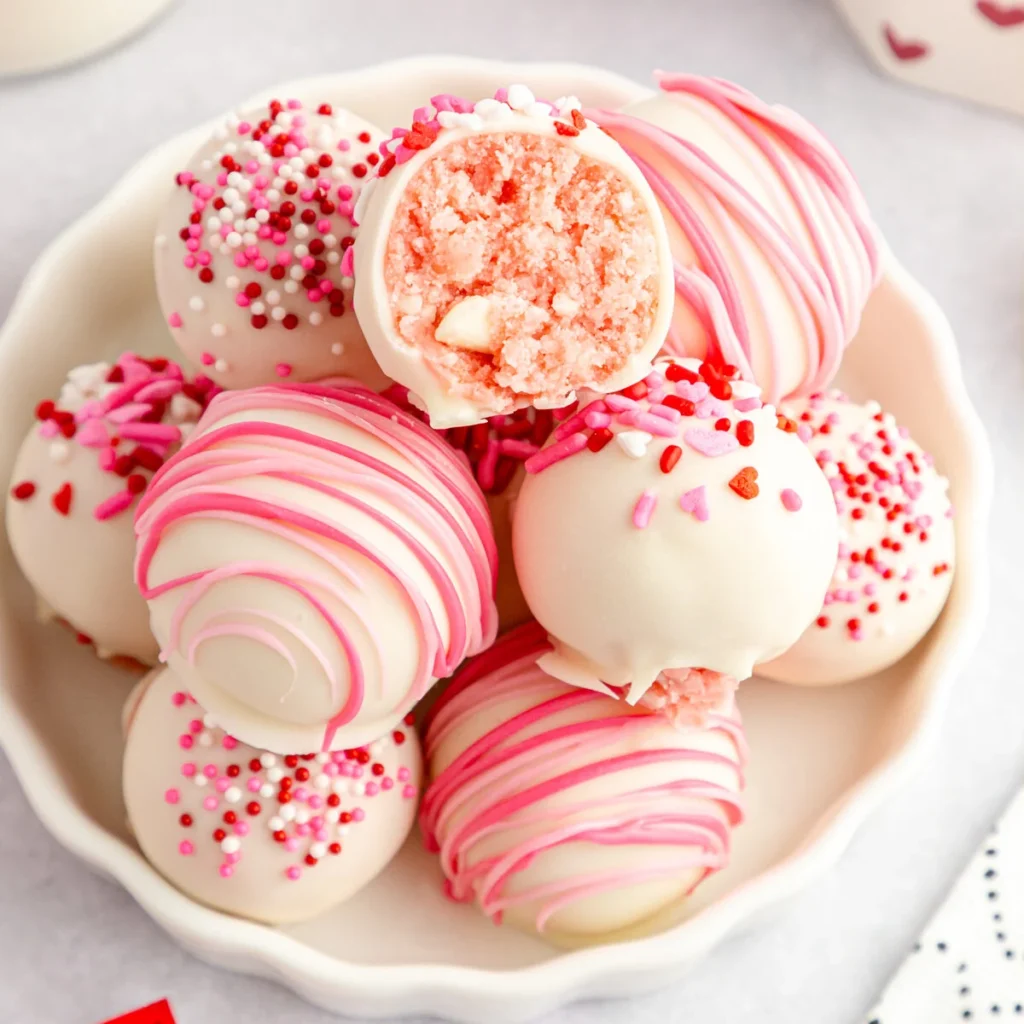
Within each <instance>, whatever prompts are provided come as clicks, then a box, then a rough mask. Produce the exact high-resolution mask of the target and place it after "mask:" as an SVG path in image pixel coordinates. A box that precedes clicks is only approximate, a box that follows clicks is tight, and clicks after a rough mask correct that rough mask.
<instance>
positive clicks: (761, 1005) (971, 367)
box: [0, 0, 1024, 1024]
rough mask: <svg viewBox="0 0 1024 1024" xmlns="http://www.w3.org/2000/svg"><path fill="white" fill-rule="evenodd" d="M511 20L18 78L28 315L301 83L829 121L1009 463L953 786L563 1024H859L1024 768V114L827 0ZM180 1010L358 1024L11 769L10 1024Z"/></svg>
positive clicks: (271, 37) (208, 39)
mask: <svg viewBox="0 0 1024 1024" xmlns="http://www.w3.org/2000/svg"><path fill="white" fill-rule="evenodd" d="M83 2H87V0H83ZM965 2H966V0H965ZM499 6H500V10H501V12H502V13H501V14H497V13H492V9H491V7H490V6H488V5H484V4H482V3H479V2H474V0H433V2H430V3H428V2H425V0H374V2H373V3H371V4H367V5H363V6H359V5H357V4H355V3H353V2H352V0H344V2H339V0H288V2H287V3H285V2H282V0H217V2H216V3H213V2H211V0H180V2H179V4H178V5H177V6H176V7H175V8H174V9H172V12H171V13H170V14H169V15H168V16H167V17H166V18H164V19H163V20H161V21H160V22H159V23H158V24H157V25H156V26H155V27H154V28H153V29H152V30H151V31H150V32H148V33H147V34H145V35H144V36H142V37H141V38H139V39H136V40H133V41H131V42H130V43H129V44H128V45H126V46H124V47H122V48H120V49H119V50H118V51H116V52H115V53H112V54H109V55H108V56H106V57H105V58H104V59H102V60H100V61H98V62H95V63H91V64H88V65H86V66H84V67H81V68H76V69H73V70H71V71H68V72H66V73H64V74H61V75H57V76H54V77H45V78H36V79H31V80H23V81H13V82H0V154H2V157H0V182H2V185H3V199H2V200H0V239H2V245H0V316H3V315H4V314H5V313H6V311H7V309H8V308H9V306H10V303H11V301H12V300H13V298H14V295H15V292H16V289H17V287H18V284H19V282H20V280H21V278H22V277H23V275H24V273H25V271H26V269H27V268H28V266H29V265H30V264H31V262H32V260H33V259H34V258H35V256H36V255H37V254H38V253H39V251H40V249H41V248H42V247H43V246H44V245H46V244H47V243H48V242H49V241H50V239H51V238H53V237H54V236H55V235H56V234H57V233H58V232H60V231H61V230H62V229H63V228H64V227H65V225H67V224H68V223H69V222H70V221H71V220H72V219H74V218H75V217H77V216H78V215H79V214H80V213H81V212H83V211H84V210H86V209H87V208H88V207H89V206H90V205H92V204H93V203H94V202H95V201H96V200H97V199H98V198H99V197H100V196H101V195H102V194H103V193H104V192H105V191H106V190H107V189H108V188H109V187H110V186H111V184H112V183H113V182H114V181H115V180H116V179H117V178H118V177H119V176H120V175H121V173H122V172H123V171H124V170H125V169H126V168H127V167H128V166H129V165H130V164H131V163H132V162H133V161H135V160H136V159H137V158H138V157H139V156H141V155H142V154H143V153H145V152H146V150H148V149H149V148H150V147H151V146H153V145H154V144H155V143H157V142H159V141H161V140H162V139H163V138H164V137H165V136H168V135H170V134H172V133H174V132H177V131H179V130H180V129H183V128H186V127H189V126H191V125H192V124H193V123H195V122H197V121H199V120H202V119H205V118H207V117H209V116H211V115H213V114H214V113H216V112H218V111H220V110H221V109H222V108H224V107H227V106H229V105H230V104H231V103H233V102H234V101H236V100H238V99H239V98H241V97H243V96H245V95H247V94H249V93H251V92H253V91H255V90H256V89H258V88H261V87H263V86H266V85H268V84H271V83H272V82H274V81H276V80H279V79H287V78H292V77H297V76H300V75H305V74H312V73H318V72H324V71H330V70H336V69H341V68H347V67H356V66H359V65H361V64H367V63H371V62H374V61H378V60H381V59H385V58H388V57H394V56H398V55H403V54H412V53H416V52H430V51H435V52H436V51H444V52H462V53H470V54H474V55H479V56H489V57H502V58H510V59H531V58H533V59H552V60H554V59H557V60H565V59H570V60H578V61H584V62H589V63H594V64H600V65H605V66H607V67H609V68H612V69H614V70H616V71H620V72H623V73H625V74H629V75H632V76H635V77H639V78H641V79H644V78H646V76H647V74H648V72H649V70H650V69H651V68H652V67H655V66H661V67H666V68H685V69H687V70H695V71H698V72H704V73H710V74H716V75H723V76H726V77H730V78H735V79H736V80H738V81H740V82H742V83H744V84H745V85H747V86H749V87H751V88H753V89H754V90H755V91H757V92H759V93H761V94H763V95H764V96H765V97H766V98H770V99H773V100H778V101H782V102H785V103H788V104H790V105H792V106H795V107H797V108H798V109H800V110H801V111H803V112H804V113H805V114H807V115H808V116H809V117H810V118H811V119H812V120H813V121H815V122H817V124H818V125H819V126H820V127H822V128H823V129H824V130H825V131H826V132H827V133H828V134H829V135H830V136H832V137H833V138H834V139H835V141H836V142H837V143H838V144H839V146H840V147H841V149H842V150H843V151H844V152H845V153H846V155H847V156H848V158H849V160H850V162H851V163H852V164H853V166H854V168H855V170H856V171H857V173H858V174H859V176H860V178H861V181H862V183H863V186H864V190H865V192H866V193H867V195H868V198H869V200H870V201H871V203H872V205H873V207H874V210H875V214H876V216H877V219H878V220H879V222H880V223H881V225H882V227H883V229H884V230H885V232H886V233H887V235H888V237H889V239H890V242H891V244H892V246H893V248H894V249H896V250H897V252H898V253H899V255H900V256H901V258H902V259H903V260H904V262H905V263H906V264H907V266H908V267H909V268H910V269H911V271H912V272H913V273H915V274H916V275H917V276H918V277H919V278H920V279H921V280H922V281H923V282H924V284H925V285H926V286H927V287H928V288H930V289H931V290H932V291H933V292H934V294H935V295H936V296H937V297H938V299H939V301H940V302H941V304H942V305H943V306H944V307H945V309H946V311H947V313H948V315H949V317H950V319H951V320H952V322H953V326H954V328H955V329H956V331H957V334H958V337H959V339H960V345H961V350H962V352H963V356H964V361H965V374H966V377H967V383H968V386H969V388H970V391H971V393H972V395H973V397H974V400H975V402H976V403H977V405H978V406H979V408H980V410H981V414H982V417H983V418H984V419H985V421H986V423H987V425H988V428H989V431H990V433H991V437H992V442H993V445H994V447H995V451H996V464H997V478H998V479H997V501H996V511H995V515H994V519H993V524H992V528H993V550H994V552H995V559H994V566H993V570H994V571H993V579H994V601H993V610H992V613H991V616H990V620H989V625H988V630H987V632H986V635H985V639H984V641H983V644H982V646H981V648H980V650H979V651H978V653H977V656H976V658H975V661H974V668H973V670H972V671H971V672H970V673H968V675H967V676H966V677H965V678H964V679H963V680H961V684H960V686H959V688H958V690H957V692H956V695H955V698H954V701H953V704H952V707H951V709H950V714H949V716H948V720H947V722H946V726H945V729H944V731H943V734H942V741H941V747H940V748H939V749H938V750H936V751H935V753H934V756H933V757H932V759H931V761H930V764H929V766H928V769H927V771H926V772H925V773H923V774H921V775H920V776H919V777H918V778H917V779H916V781H915V782H914V784H913V785H911V786H910V787H909V788H907V789H906V790H904V791H903V792H902V793H901V794H900V795H899V796H898V797H897V798H895V799H893V800H892V801H890V802H889V804H888V805H887V806H886V807H885V808H884V809H883V810H882V811H880V812H879V813H877V814H875V816H874V817H873V818H872V819H871V820H870V822H869V823H868V825H867V826H866V827H865V828H864V829H863V831H862V832H861V834H860V835H859V836H858V838H857V839H856V841H855V842H854V844H853V846H852V847H851V849H850V851H849V853H848V854H847V856H846V857H845V858H844V859H843V861H842V863H841V864H840V865H839V866H838V867H837V868H836V869H835V870H834V871H833V872H832V873H831V875H830V876H829V877H827V878H826V879H825V880H823V881H822V882H820V883H819V884H817V885H815V886H814V887H813V888H812V889H810V890H809V891H807V892H805V893H804V895H802V896H801V897H800V898H798V899H797V900H795V901H793V902H791V903H789V904H787V905H786V906H785V907H784V908H783V909H782V910H781V911H779V912H778V913H777V914H775V915H774V916H773V917H772V918H771V919H770V920H766V921H763V922H760V923H758V924H757V926H756V927H753V928H751V929H750V930H749V931H748V932H747V933H745V934H743V935H739V936H734V937H733V938H731V939H730V940H728V941H727V942H725V943H724V944H723V945H722V946H721V947H720V948H719V949H718V950H717V951H716V952H715V953H714V954H713V955H712V956H710V957H708V958H707V960H705V961H704V962H703V963H702V964H700V965H699V966H698V967H697V968H696V969H694V970H693V971H692V972H691V973H690V974H689V975H688V976H687V977H685V978H681V979H679V980H678V981H677V982H676V984H675V985H674V986H673V987H671V988H669V989H667V990H665V991H664V992H663V993H661V994H659V995H655V996H651V997H649V998H645V999H638V1000H635V1001H631V1002H623V1003H610V1004H605V1005H584V1006H577V1007H574V1008H570V1009H567V1010H565V1011H563V1012H562V1013H560V1014H558V1015H556V1016H554V1017H552V1018H551V1022H550V1024H553V1022H555V1021H558V1022H560V1024H576V1022H580V1024H582V1022H584V1021H587V1022H595V1024H597V1022H601V1021H635V1022H641V1024H648V1022H649V1024H654V1022H659V1024H661V1022H672V1021H680V1022H681V1021H684V1020H685V1021H687V1022H696V1024H719V1022H721V1024H748V1022H749V1024H753V1022H755V1021H756V1022H757V1024H783V1022H785V1024H802V1022H809V1024H855V1022H858V1021H860V1020H861V1019H862V1017H863V1014H864V1012H865V1010H866V1009H867V1008H868V1007H869V1006H870V1005H871V1004H872V1003H873V1001H874V1000H875V998H876V996H877V993H878V991H879V990H880V988H881V987H882V985H883V984H884V983H885V981H886V979H887V978H888V977H889V975H890V974H891V973H892V972H893V971H894V970H895V968H896V966H897V964H898V963H899V961H900V960H901V958H902V956H903V954H904V952H905V951H906V950H907V949H908V948H909V946H910V945H911V943H912V942H913V940H914V937H915V935H916V933H917V932H918V930H919V929H920V928H921V926H922V925H923V923H924V922H925V920H926V919H927V917H928V916H929V913H930V911H931V909H932V908H933V906H935V905H936V904H937V903H938V901H939V900H940V898H941V897H942V895H943V894H944V893H945V891H946V889H947V888H948V886H949V884H950V882H951V880H952V879H953V877H954V876H955V875H956V874H957V872H958V870H959V868H960V866H961V865H962V863H963V862H965V861H966V859H967V857H968V856H969V854H970V852H971V850H972V849H973V848H974V846H975V844H976V843H977V842H978V840H979V837H980V836H981V834H982V833H983V831H984V830H985V828H986V827H987V825H988V824H989V822H990V820H991V819H993V818H994V816H995V815H996V813H997V812H998V810H999V809H1000V808H1001V806H1002V805H1003V803H1004V802H1005V801H1006V800H1007V798H1008V797H1009V794H1010V792H1011V790H1013V788H1014V787H1015V785H1016V784H1017V783H1018V781H1019V780H1020V779H1021V777H1022V776H1024V744H1022V743H1021V736H1022V735H1024V729H1022V725H1024V685H1022V683H1021V679H1020V677H1018V676H1017V674H1016V671H1015V670H1014V666H1013V658H1014V657H1015V656H1016V653H1017V649H1016V644H1017V641H1018V638H1019V636H1020V622H1019V619H1020V615H1021V612H1022V610H1024V602H1022V601H1021V599H1020V597H1019V591H1018V586H1019V569H1020V565H1021V559H1022V557H1024V544H1022V543H1021V540H1020V525H1019V523H1020V515H1021V512H1020V510H1021V504H1022V500H1024V487H1022V483H1021V481H1022V477H1024V444H1022V441H1024V426H1022V423H1024V416H1022V400H1024V294H1022V293H1024V122H1017V121H1012V120H1009V119H1006V118H1003V117H1000V116H997V115H995V114H989V113H986V112H984V111H981V110H978V109H975V108H972V107H968V106H966V105H962V104H959V103H956V102H955V101H952V100H947V99H944V98H941V97H937V96H932V95H927V94H918V93H915V92H912V91H910V90H908V89H906V88H903V87H900V86H897V85H896V84H893V83H890V82H888V81H885V80H883V79H881V78H879V77H876V75H875V74H874V72H873V71H872V70H871V69H870V68H869V67H868V66H867V64H866V63H865V61H864V60H863V59H862V56H861V53H860V51H859V50H858V49H857V48H856V46H855V44H854V43H853V41H852V40H851V39H850V37H848V35H847V34H846V32H845V30H844V28H843V26H842V25H841V23H840V21H839V19H838V17H837V16H836V14H835V13H834V12H833V10H832V8H831V7H830V6H829V5H828V4H827V3H826V0H631V2H630V3H628V4H624V3H620V2H618V0H518V2H517V3H514V4H507V3H505V4H501V5H494V7H495V8H497V7H499ZM284 12H287V16H286V15H285V13H284ZM0 30H2V14H0ZM55 301H59V296H57V297H56V298H55ZM1004 544H1005V545H1006V548H1003V545H1004ZM161 996H169V997H170V998H171V1001H172V1005H173V1006H174V1009H175V1012H176V1014H177V1016H178V1020H179V1022H180V1024H200V1022H202V1024H207V1022H214V1021H217V1022H220V1021H224V1022H234V1021H257V1020H258V1021H268V1022H270V1021H285V1020H287V1021H289V1022H295V1024H314V1022H316V1024H319V1022H326V1021H329V1020H331V1019H333V1018H330V1017H329V1016H327V1015H326V1014H323V1013H320V1012H318V1011H316V1010H313V1009H311V1008H309V1007H307V1006H306V1005H304V1004H302V1003H301V1002H299V1001H298V1000H297V999H296V998H295V997H293V996H292V995H290V994H288V993H286V992H284V991H283V990H281V989H279V988H277V987H275V986H274V985H272V984H269V983H267V982H263V981H256V980H252V979H246V978H240V977H235V976H232V975H229V974H224V973H221V972H219V971H216V970H214V969H212V968H209V967H206V966H204V965H202V964H199V963H197V962H195V961H193V960H191V959H190V958H189V957H188V956H186V955H185V954H184V953H182V952H180V951H179V950H178V948H177V947H176V946H175V945H174V944H173V943H172V942H171V941H170V940H169V939H167V938H166V937H165V936H164V935H163V934H162V933H161V932H160V931H159V930H158V929H157V928H156V926H155V925H154V924H152V923H151V922H150V921H149V920H148V919H147V918H146V917H145V916H144V914H143V913H142V912H141V911H140V910H139V909H137V908H136V907H135V905H134V904H133V903H132V902H131V900H130V899H129V898H128V896H127V895H126V894H125V893H124V892H122V891H121V890H120V889H118V888H117V887H116V886H115V885H113V884H112V883H110V882H107V881H105V880H102V879H99V878H96V877H94V876H93V875H92V874H91V873H90V872H89V871H87V870H86V869H85V868H84V867H83V866H82V865H81V864H80V863H78V862H77V861H76V860H75V859H73V858H72V857H71V856H70V854H68V853H66V852H64V850H63V849H61V848H60V847H58V846H57V844H56V843H55V842H54V840H52V839H51V838H50V837H49V835H48V834H47V833H46V832H45V831H44V830H43V828H42V826H41V825H39V824H38V823H37V822H36V821H35V820H34V818H33V816H32V814H31V812H30V811H29V808H28V806H27V804H26V803H25V800H24V798H23V797H22V795H21V793H20V791H19V789H18V787H17V784H16V783H15V781H14V778H13V775H12V773H11V771H10V768H9V766H8V765H7V764H6V762H5V761H3V759H2V757H0V1008H2V1010H0V1018H2V1019H3V1020H4V1021H5V1022H11V1024H21V1022H28V1021H32V1022H51V1021H52V1022H55V1024H56V1022H68V1024H72V1022H74V1024H93V1022H96V1021H99V1020H102V1019H105V1018H107V1017H109V1016H112V1015H114V1014H115V1013H118V1012H123V1011H125V1010H127V1009H129V1008H131V1007H133V1006H137V1005H140V1004H142V1003H144V1002H147V1001H150V1000H152V999H155V998H158V997H161Z"/></svg>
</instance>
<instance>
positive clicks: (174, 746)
mask: <svg viewBox="0 0 1024 1024" xmlns="http://www.w3.org/2000/svg"><path fill="white" fill-rule="evenodd" d="M421 767H422V766H421V754H420V745H419V741H418V739H417V736H416V732H415V730H414V729H413V728H412V725H411V723H410V722H406V721H401V722H398V723H397V724H396V725H395V727H394V728H393V729H390V730H388V731H387V732H386V733H385V734H384V735H382V736H381V737H378V738H377V739H375V740H373V741H372V742H371V743H369V744H366V745H365V746H359V747H353V748H350V749H347V750H337V751H333V752H332V753H330V754H327V753H305V754H298V755H284V756H282V755H278V754H274V753H271V752H270V751H267V750H260V749H258V748H256V747H252V746H250V745H248V744H246V743H243V742H242V741H240V740H238V739H236V738H235V737H234V736H232V735H231V734H230V733H227V732H225V731H224V730H223V729H221V728H220V727H219V726H217V725H216V724H215V723H214V721H213V720H212V719H211V717H210V716H209V715H208V714H207V713H206V712H204V711H203V709H202V708H201V707H200V706H199V705H198V704H196V702H195V701H194V700H193V698H192V697H191V696H190V695H189V694H188V693H187V692H186V690H185V689H184V687H183V686H182V683H181V681H180V680H179V679H178V678H177V677H176V676H175V675H174V673H173V672H171V671H170V670H169V669H163V670H161V671H160V672H159V673H158V674H156V676H155V678H154V679H152V681H151V683H150V685H149V686H147V687H146V689H145V690H144V691H143V692H142V694H141V696H140V697H139V698H138V703H137V706H136V707H135V708H134V710H133V712H132V714H131V716H130V719H129V722H128V733H127V741H126V745H125V754H124V769H123V788H124V801H125V807H126V808H127V811H128V820H129V823H130V825H131V829H132V832H133V833H134V835H135V839H136V841H137V842H138V844H139V846H140V847H141V848H142V852H143V854H144V855H145V857H146V859H147V860H148V861H149V862H150V864H152V865H153V867H154V868H156V870H157V871H159V872H160V873H161V874H162V875H163V876H164V877H165V878H166V879H167V880H168V881H169V882H170V883H171V884H172V885H173V886H174V887H175V888H177V889H180V890H181V891H182V892H183V893H184V894H185V895H186V896H188V897H190V898H191V899H194V900H197V901H198V902H200V903H205V904H206V905H207V906H210V907H214V908H216V909H218V910H223V911H226V912H227V913H229V914H236V915H238V916H239V917H247V918H251V919H252V920H255V921H265V922H267V923H270V924H279V923H288V922H296V921H303V920H305V919H307V918H310V917H314V916H316V915H317V914H319V913H322V912H323V911H325V910H328V909H329V908H330V907H332V906H335V905H336V904H338V903H341V902H342V901H344V900H346V899H348V898H349V897H350V896H352V895H354V894H355V893H356V892H358V891H359V890H360V889H362V888H363V887H364V886H365V885H366V884H367V883H368V882H370V881H371V880H372V879H373V878H374V877H375V876H376V875H377V874H379V873H380V871H381V870H383V868H384V867H386V866H387V864H388V863H389V861H390V860H391V859H392V858H393V857H394V856H395V854H396V853H397V852H398V850H399V849H400V848H401V846H402V843H403V842H404V841H405V838H406V836H407V835H408V834H409V831H410V829H411V828H412V825H413V823H414V821H415V817H416V804H417V798H418V796H419V787H420V777H421Z"/></svg>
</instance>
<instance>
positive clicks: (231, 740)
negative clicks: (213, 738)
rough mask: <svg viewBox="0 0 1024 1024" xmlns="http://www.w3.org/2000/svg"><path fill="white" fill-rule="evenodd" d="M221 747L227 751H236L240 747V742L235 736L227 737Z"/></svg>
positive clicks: (222, 741) (221, 742)
mask: <svg viewBox="0 0 1024 1024" xmlns="http://www.w3.org/2000/svg"><path fill="white" fill-rule="evenodd" d="M220 745H221V746H222V747H223V748H224V749H225V750H234V749H235V747H237V746H238V740H236V739H235V737H234V736H225V737H224V738H223V739H222V740H221V741H220Z"/></svg>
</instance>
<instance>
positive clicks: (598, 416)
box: [583, 409, 612, 430]
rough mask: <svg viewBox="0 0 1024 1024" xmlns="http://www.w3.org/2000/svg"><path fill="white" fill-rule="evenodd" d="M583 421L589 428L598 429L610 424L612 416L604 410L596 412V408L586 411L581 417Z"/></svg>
mask: <svg viewBox="0 0 1024 1024" xmlns="http://www.w3.org/2000/svg"><path fill="white" fill-rule="evenodd" d="M583 422H584V423H585V424H586V425H587V426H588V427H590V429H591V430H600V428H601V427H609V426H611V422H612V418H611V416H609V415H608V413H606V412H598V411H597V410H596V409H595V410H594V411H593V412H588V413H587V414H586V416H584V417H583Z"/></svg>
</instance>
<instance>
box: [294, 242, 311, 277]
mask: <svg viewBox="0 0 1024 1024" xmlns="http://www.w3.org/2000/svg"><path fill="white" fill-rule="evenodd" d="M292 255H293V256H294V257H295V258H296V259H297V260H304V259H305V258H306V257H307V256H308V255H309V246H308V245H301V244H300V245H296V246H295V247H294V248H293V249H292ZM302 273H303V274H305V271H304V270H303V271H302Z"/></svg>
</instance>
